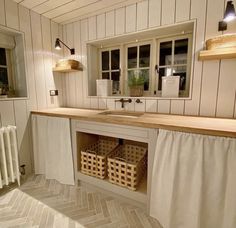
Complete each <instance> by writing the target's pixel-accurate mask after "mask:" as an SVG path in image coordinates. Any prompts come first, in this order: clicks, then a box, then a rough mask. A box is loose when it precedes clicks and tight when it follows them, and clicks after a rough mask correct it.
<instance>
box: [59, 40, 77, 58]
mask: <svg viewBox="0 0 236 228" xmlns="http://www.w3.org/2000/svg"><path fill="white" fill-rule="evenodd" d="M61 43H62V44H63V45H64V46H65V47H66V48H67V49H69V50H70V54H71V55H74V54H75V49H74V48H69V47H68V46H67V45H66V44H65V43H64V42H63V41H61V40H60V39H59V38H57V39H56V42H55V49H57V50H60V49H61Z"/></svg>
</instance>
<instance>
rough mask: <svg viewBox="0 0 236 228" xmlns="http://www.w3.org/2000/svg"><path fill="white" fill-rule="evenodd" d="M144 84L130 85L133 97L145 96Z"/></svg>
mask: <svg viewBox="0 0 236 228" xmlns="http://www.w3.org/2000/svg"><path fill="white" fill-rule="evenodd" d="M143 90H144V88H143V85H141V86H130V87H129V91H130V96H131V97H142V96H143Z"/></svg>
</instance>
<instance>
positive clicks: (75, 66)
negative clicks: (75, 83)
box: [53, 59, 82, 72]
mask: <svg viewBox="0 0 236 228" xmlns="http://www.w3.org/2000/svg"><path fill="white" fill-rule="evenodd" d="M79 70H82V68H81V67H80V62H79V61H77V60H74V59H61V60H59V61H58V62H57V63H56V66H55V67H54V68H53V71H55V72H73V71H79Z"/></svg>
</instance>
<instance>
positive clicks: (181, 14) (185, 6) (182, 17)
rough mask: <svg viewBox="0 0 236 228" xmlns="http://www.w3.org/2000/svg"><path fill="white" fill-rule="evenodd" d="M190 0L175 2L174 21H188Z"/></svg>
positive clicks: (177, 0)
mask: <svg viewBox="0 0 236 228" xmlns="http://www.w3.org/2000/svg"><path fill="white" fill-rule="evenodd" d="M190 3H191V0H176V13H175V21H176V22H180V21H186V20H189V16H190Z"/></svg>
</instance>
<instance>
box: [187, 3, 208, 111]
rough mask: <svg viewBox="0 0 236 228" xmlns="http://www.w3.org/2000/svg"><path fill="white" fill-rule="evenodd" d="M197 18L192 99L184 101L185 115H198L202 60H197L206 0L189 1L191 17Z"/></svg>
mask: <svg viewBox="0 0 236 228" xmlns="http://www.w3.org/2000/svg"><path fill="white" fill-rule="evenodd" d="M195 18H196V19H197V26H196V38H195V39H196V40H195V44H193V45H194V46H195V53H194V54H193V58H194V65H193V68H194V71H193V75H192V77H193V78H192V82H191V83H192V97H191V98H192V99H191V100H186V101H185V110H184V113H185V114H186V115H199V102H200V91H201V79H202V65H203V63H202V61H198V51H199V50H201V49H202V48H203V43H204V36H205V19H206V0H199V1H196V0H194V1H192V2H191V19H195Z"/></svg>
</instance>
